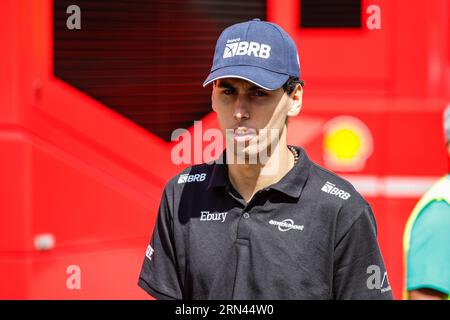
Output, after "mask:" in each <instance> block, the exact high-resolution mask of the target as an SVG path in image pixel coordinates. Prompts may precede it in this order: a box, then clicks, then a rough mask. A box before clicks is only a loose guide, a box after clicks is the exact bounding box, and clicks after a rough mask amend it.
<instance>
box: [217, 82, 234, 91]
mask: <svg viewBox="0 0 450 320" xmlns="http://www.w3.org/2000/svg"><path fill="white" fill-rule="evenodd" d="M217 86H218V87H219V88H226V89H234V88H235V87H234V86H233V85H232V84H231V83H229V82H227V81H223V80H222V81H219V84H218V85H217Z"/></svg>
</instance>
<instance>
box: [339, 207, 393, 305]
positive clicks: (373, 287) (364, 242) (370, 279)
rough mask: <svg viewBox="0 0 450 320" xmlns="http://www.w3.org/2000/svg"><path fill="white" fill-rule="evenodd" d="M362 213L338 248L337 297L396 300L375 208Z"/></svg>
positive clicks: (368, 208) (351, 224) (347, 231)
mask: <svg viewBox="0 0 450 320" xmlns="http://www.w3.org/2000/svg"><path fill="white" fill-rule="evenodd" d="M360 210H361V209H360ZM361 211H362V212H361V213H360V214H359V216H357V218H356V219H355V220H354V221H352V222H351V223H350V227H348V228H346V232H345V233H344V234H343V236H342V237H341V238H340V239H338V240H337V244H336V246H335V251H334V277H333V298H334V299H337V300H350V299H352V300H353V299H355V300H392V290H391V286H390V284H389V279H388V275H387V272H386V268H385V265H384V262H383V258H382V255H381V251H380V248H379V246H378V241H377V227H376V222H375V218H374V216H373V213H372V209H371V208H370V206H369V205H368V204H366V205H365V207H364V208H363V209H362V210H361Z"/></svg>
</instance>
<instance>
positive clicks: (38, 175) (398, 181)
mask: <svg viewBox="0 0 450 320" xmlns="http://www.w3.org/2000/svg"><path fill="white" fill-rule="evenodd" d="M370 4H376V5H378V6H380V8H381V17H382V28H381V30H368V29H367V28H365V27H364V25H365V19H366V18H367V16H368V15H367V14H366V13H365V8H367V6H368V5H370ZM298 6H299V2H298V1H294V0H286V1H282V2H280V1H275V0H269V1H268V2H267V7H268V9H267V16H268V20H270V21H274V22H276V23H278V24H280V25H281V26H282V27H283V28H285V29H286V30H287V31H288V32H289V33H290V34H291V35H292V36H293V37H294V38H295V41H296V42H297V45H298V48H299V53H300V59H301V65H302V73H303V78H304V79H305V80H306V82H307V86H306V87H305V95H304V106H303V109H302V113H301V115H300V116H299V117H297V119H294V120H293V121H292V122H290V129H289V130H290V132H289V142H290V143H293V144H297V145H301V146H303V147H304V148H305V149H306V150H307V151H308V153H309V154H310V156H311V158H312V159H313V160H314V161H316V162H317V163H319V164H321V165H326V164H325V163H324V161H323V152H324V151H323V126H324V124H325V123H326V122H327V121H328V120H330V119H332V118H333V117H335V116H339V115H349V116H353V117H356V118H358V119H360V120H362V121H363V122H364V123H365V125H366V126H367V127H368V128H369V130H370V133H371V135H372V137H373V153H372V155H371V156H370V157H369V159H368V160H367V163H366V165H365V166H364V167H363V168H362V169H361V170H359V171H357V172H346V171H337V172H338V173H339V174H342V175H344V176H345V177H347V178H348V179H349V180H350V181H351V182H352V183H354V184H355V186H356V188H357V189H358V190H359V191H360V192H361V193H362V194H363V195H364V196H365V197H366V198H367V199H368V201H369V202H370V203H371V205H372V207H373V209H374V212H375V215H376V218H377V222H378V233H379V242H380V245H381V249H382V251H383V255H384V257H385V260H386V261H385V262H386V265H387V268H388V272H389V277H390V282H391V286H392V288H393V291H394V294H395V297H396V298H401V288H402V279H403V270H402V250H401V238H402V233H403V228H404V224H405V221H406V219H407V217H408V215H409V213H410V212H411V210H412V208H413V206H414V204H415V202H416V201H417V200H418V198H419V196H420V194H421V193H422V191H423V190H425V189H426V187H428V186H429V185H430V184H431V183H432V181H433V180H435V179H437V178H438V177H439V176H441V175H442V174H444V173H445V172H446V171H447V163H446V155H445V150H444V147H443V144H444V141H443V134H442V125H441V112H442V110H443V109H444V107H445V105H446V104H447V103H448V102H449V98H450V80H449V79H450V77H449V76H448V75H449V68H450V49H449V44H448V38H449V33H450V27H449V22H448V20H449V18H450V16H449V13H450V12H449V11H450V10H449V9H450V6H449V3H448V1H445V0H435V1H429V2H428V3H426V4H424V3H423V1H418V0H414V1H406V0H397V1H386V0H385V1H382V0H378V1H362V8H363V10H362V11H363V12H362V21H363V28H361V29H358V30H347V29H333V30H329V29H328V30H325V29H324V30H317V29H314V30H313V29H301V28H299V27H298V26H299V22H298V21H299V14H301V13H300V10H299V7H298ZM51 17H52V2H51V1H48V0H45V1H13V0H6V1H4V2H3V6H2V10H0V24H1V28H0V30H2V31H1V33H0V54H1V59H0V70H1V72H0V298H4V299H5V298H6V299H11V298H13V299H17V298H19V299H46V298H50V299H104V298H113V299H128V298H147V295H146V294H145V293H144V292H143V291H142V290H141V289H139V288H138V287H137V285H136V283H137V277H138V274H139V270H140V267H141V263H142V259H143V256H144V253H145V248H146V246H147V243H148V241H149V238H150V233H151V231H152V229H153V224H154V221H155V213H156V211H157V206H158V204H159V199H160V195H161V191H162V188H163V186H164V183H165V181H167V180H168V178H170V177H171V176H173V175H174V174H175V173H177V172H178V171H180V170H181V169H182V168H181V167H180V166H175V165H173V164H172V163H171V161H170V150H171V147H172V146H173V143H166V142H165V141H163V140H162V139H160V138H158V137H156V136H154V135H152V134H151V133H149V132H148V131H146V130H144V129H142V128H141V127H139V126H137V125H136V124H134V123H133V122H131V121H129V120H127V119H126V118H124V117H122V116H120V115H119V114H117V113H115V112H113V111H111V110H110V109H108V108H107V107H105V106H104V105H102V104H100V103H99V102H97V101H95V100H94V99H92V98H90V97H88V96H87V95H85V94H83V93H81V92H80V91H78V90H76V89H74V88H73V87H71V86H70V85H69V84H67V83H65V82H63V81H61V80H59V79H57V78H55V77H54V76H53V69H52V68H53V65H52V63H53V56H52V41H53V40H52V25H51V23H52V19H51ZM200 85H201V84H199V86H200ZM202 120H203V124H202V125H203V129H204V130H205V129H207V128H209V127H215V126H217V123H216V119H215V115H213V114H208V115H207V116H206V117H204V118H203V119H202ZM190 130H191V131H192V128H191V129H190ZM402 183H403V184H402ZM402 186H404V187H402ZM47 233H50V234H52V235H53V236H54V239H55V246H54V248H53V249H52V250H49V251H38V250H36V248H35V246H34V241H35V238H36V236H38V235H40V234H47ZM69 265H78V266H80V270H81V289H80V290H68V289H67V287H66V280H67V278H68V274H67V273H66V269H67V267H68V266H69Z"/></svg>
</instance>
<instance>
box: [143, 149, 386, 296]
mask: <svg viewBox="0 0 450 320" xmlns="http://www.w3.org/2000/svg"><path fill="white" fill-rule="evenodd" d="M296 149H297V150H298V152H299V161H298V162H297V164H296V165H295V166H294V167H293V168H292V169H291V170H290V171H289V172H288V173H287V174H286V175H285V176H284V177H283V178H282V179H281V180H280V181H279V182H277V183H275V184H272V185H271V186H269V187H267V188H265V189H263V190H260V191H259V192H257V193H256V194H255V195H254V197H253V198H252V199H251V201H250V202H249V203H246V202H245V200H244V199H243V198H242V197H241V196H240V194H239V193H238V192H237V191H236V190H235V189H234V188H233V186H232V184H231V183H230V180H229V178H228V171H227V170H228V167H227V165H226V164H218V163H217V162H214V163H212V164H201V165H196V166H192V167H189V168H187V169H185V170H184V171H183V172H182V173H180V174H179V175H176V176H175V177H173V178H172V179H171V180H170V181H169V182H168V183H167V185H166V187H165V189H164V192H163V195H162V199H161V203H160V208H159V213H158V218H157V222H156V225H155V228H154V231H153V236H152V238H151V242H150V245H149V246H148V248H147V253H146V256H145V258H144V263H143V266H142V270H141V274H140V277H139V286H141V287H142V288H143V289H144V290H146V291H147V292H148V293H149V294H150V295H152V296H154V297H156V298H158V299H225V300H228V299H392V293H391V292H392V291H391V290H390V286H389V281H388V278H387V273H386V270H385V266H384V263H383V259H382V256H381V253H380V249H379V246H378V243H377V229H376V222H375V219H374V216H373V213H372V210H371V208H370V206H369V204H368V203H367V202H366V201H365V200H364V198H363V197H362V196H361V195H360V194H359V193H358V192H357V191H356V190H355V189H354V187H353V186H352V185H351V184H350V183H349V182H347V181H345V180H344V179H342V178H340V177H338V176H337V175H335V174H333V173H331V172H330V171H327V170H325V169H323V168H321V167H319V166H318V165H316V164H315V163H313V162H312V161H310V160H309V158H308V156H307V155H306V153H305V151H304V150H303V149H301V148H299V147H296ZM221 157H222V159H225V157H226V156H225V152H224V153H223V154H222V156H221Z"/></svg>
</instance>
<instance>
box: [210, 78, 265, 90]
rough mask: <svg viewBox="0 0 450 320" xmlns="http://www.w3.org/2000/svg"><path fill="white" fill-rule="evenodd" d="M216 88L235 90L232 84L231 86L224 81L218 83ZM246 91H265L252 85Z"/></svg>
mask: <svg viewBox="0 0 450 320" xmlns="http://www.w3.org/2000/svg"><path fill="white" fill-rule="evenodd" d="M218 87H219V88H227V89H235V88H236V87H235V86H233V84H231V83H229V82H227V81H224V80H222V81H219V84H218ZM248 90H249V91H254V90H265V89H264V88H261V87H259V86H257V85H252V86H251V87H249V88H248Z"/></svg>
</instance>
